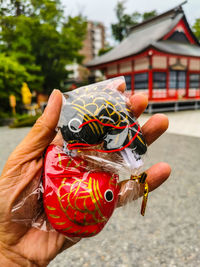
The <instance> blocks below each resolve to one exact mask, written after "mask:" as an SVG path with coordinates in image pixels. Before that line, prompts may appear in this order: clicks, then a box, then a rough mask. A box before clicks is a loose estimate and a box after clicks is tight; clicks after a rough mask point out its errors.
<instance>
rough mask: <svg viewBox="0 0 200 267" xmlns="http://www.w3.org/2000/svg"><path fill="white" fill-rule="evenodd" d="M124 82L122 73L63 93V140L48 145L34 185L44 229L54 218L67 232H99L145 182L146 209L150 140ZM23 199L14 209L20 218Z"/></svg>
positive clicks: (72, 234)
mask: <svg viewBox="0 0 200 267" xmlns="http://www.w3.org/2000/svg"><path fill="white" fill-rule="evenodd" d="M124 86H125V81H124V78H123V77H118V78H115V79H111V80H107V81H103V82H100V83H96V84H92V85H89V86H85V87H81V88H78V89H76V90H73V91H71V92H67V93H64V94H63V105H62V109H61V114H60V119H59V122H58V131H60V132H61V134H62V137H63V141H62V143H63V146H58V145H53V144H52V145H50V146H49V147H48V148H47V150H46V153H45V158H44V171H43V176H42V186H40V188H42V190H37V189H38V188H39V186H38V188H37V187H36V188H35V190H36V191H37V193H38V191H40V192H42V193H43V198H42V201H43V206H44V209H45V213H46V215H47V219H45V218H44V216H42V217H41V215H40V216H37V217H38V218H40V222H41V221H42V224H40V225H42V226H43V229H44V228H45V227H44V225H48V222H50V224H51V226H52V227H53V228H54V229H56V230H57V231H59V232H60V233H62V234H64V235H65V236H66V237H68V238H76V237H89V236H94V235H96V234H97V233H99V232H100V231H101V230H102V228H103V227H104V226H105V224H106V223H107V222H108V220H109V218H110V217H111V215H112V213H113V211H114V209H115V208H116V206H122V205H124V204H126V203H127V202H129V201H132V200H133V199H136V198H138V196H139V194H140V191H141V184H142V187H143V189H144V190H145V192H144V196H143V205H142V214H144V210H145V203H146V201H147V195H148V185H147V184H146V182H145V180H146V174H145V173H143V174H142V175H139V174H140V172H141V167H142V165H143V159H142V155H144V154H145V152H146V150H147V146H146V143H145V140H144V137H143V135H142V132H141V128H140V125H139V124H138V122H137V120H136V119H135V118H134V116H133V114H132V113H131V111H130V109H129V107H128V106H127V104H126V103H127V97H126V96H125V94H124V93H123V92H122V91H123V89H124ZM125 180H126V182H124V181H125ZM34 192H35V191H34ZM33 194H34V193H33ZM39 199H40V197H38V201H39ZM24 202H25V200H24V199H23V201H21V202H20V203H18V204H17V205H16V206H15V207H14V209H13V215H14V216H13V218H14V219H15V221H18V220H17V216H16V214H17V213H20V212H19V211H20V209H21V208H23V205H24ZM16 211H17V213H16ZM38 218H37V220H35V218H33V220H32V222H34V223H33V226H35V222H36V221H38ZM41 218H42V220H41ZM20 221H23V218H21V219H20ZM24 221H26V218H24ZM38 225H39V224H37V226H38ZM45 229H46V230H48V229H47V227H46V228H45Z"/></svg>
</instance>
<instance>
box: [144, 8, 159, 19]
mask: <svg viewBox="0 0 200 267" xmlns="http://www.w3.org/2000/svg"><path fill="white" fill-rule="evenodd" d="M157 15H158V13H157V11H156V10H152V11H149V12H144V13H143V14H142V20H143V21H145V20H148V19H151V18H153V17H155V16H157Z"/></svg>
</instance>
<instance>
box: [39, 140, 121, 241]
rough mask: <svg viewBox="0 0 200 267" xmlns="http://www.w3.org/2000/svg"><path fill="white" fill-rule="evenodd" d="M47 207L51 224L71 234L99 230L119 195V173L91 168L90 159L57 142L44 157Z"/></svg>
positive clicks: (59, 230) (45, 205) (92, 234)
mask: <svg viewBox="0 0 200 267" xmlns="http://www.w3.org/2000/svg"><path fill="white" fill-rule="evenodd" d="M43 185H44V194H43V199H44V208H45V212H46V214H47V217H48V220H49V221H50V223H51V225H52V226H53V227H54V228H55V229H56V230H57V231H58V232H60V233H62V234H64V235H66V236H69V237H89V236H94V235H96V234H98V233H99V232H100V231H101V230H102V229H103V227H104V226H105V224H106V223H107V221H108V220H109V218H110V217H111V215H112V213H113V211H114V209H115V207H116V204H117V199H118V194H119V186H118V176H117V175H115V174H110V173H108V172H100V171H98V172H97V171H93V170H88V167H87V161H85V160H82V159H81V158H80V157H71V156H68V155H67V154H65V153H64V152H63V150H62V149H61V148H59V147H58V146H55V145H51V146H49V147H48V149H47V151H46V155H45V160H44V174H43Z"/></svg>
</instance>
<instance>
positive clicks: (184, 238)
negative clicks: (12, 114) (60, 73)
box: [0, 127, 200, 267]
mask: <svg viewBox="0 0 200 267" xmlns="http://www.w3.org/2000/svg"><path fill="white" fill-rule="evenodd" d="M28 130H29V129H28V128H23V129H13V130H10V129H8V128H7V127H1V128H0V140H1V141H0V158H1V161H0V171H1V170H2V167H3V165H4V163H5V161H6V159H7V157H8V155H9V153H10V152H11V151H12V150H13V148H14V147H15V146H16V144H17V143H18V142H19V141H20V140H21V139H22V138H23V137H24V136H25V134H26V133H27V132H28ZM179 132H181V131H180V129H179ZM186 134H187V133H186ZM199 134H200V133H199ZM199 152H200V139H199V138H198V137H193V136H186V135H177V134H171V133H167V134H165V135H164V136H162V137H161V138H160V139H159V140H158V141H157V142H156V143H155V144H153V145H152V146H151V147H150V148H149V150H148V154H147V157H146V160H145V165H146V167H148V166H150V165H152V164H155V163H156V162H159V161H166V162H168V163H170V165H171V167H172V175H171V178H170V179H169V180H168V181H167V182H166V183H165V184H164V185H163V186H161V187H160V188H159V189H157V190H156V191H154V192H153V193H151V194H150V196H149V202H148V207H147V211H146V215H145V217H142V216H140V215H139V208H140V201H136V202H135V203H133V204H132V205H131V206H128V207H126V208H121V209H117V210H116V211H115V213H114V215H113V216H112V218H111V220H110V221H109V223H108V225H107V226H106V228H105V229H104V230H103V231H102V232H101V233H100V234H99V235H97V236H96V237H93V238H88V239H84V240H82V241H81V242H79V243H78V244H76V245H75V246H74V247H72V248H70V249H69V250H67V251H66V252H63V253H62V254H60V255H59V256H57V257H56V259H55V260H54V261H52V262H51V263H50V265H49V266H50V267H61V266H62V267H63V266H69V267H71V266H73V267H79V266H80V267H84V266H96V267H101V266H106V267H112V266H113V267H117V266H120V267H125V266H127V267H143V266H144V267H146V266H153V267H154V266H166V267H168V266H180V267H182V266H187V267H188V266H191V267H192V266H195V267H196V266H200V197H199V192H200V165H199V159H200V157H199Z"/></svg>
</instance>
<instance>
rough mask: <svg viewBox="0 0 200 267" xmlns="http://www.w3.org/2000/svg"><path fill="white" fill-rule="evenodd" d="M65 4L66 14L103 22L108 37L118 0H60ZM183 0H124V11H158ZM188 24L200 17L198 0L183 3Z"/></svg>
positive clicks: (171, 6)
mask: <svg viewBox="0 0 200 267" xmlns="http://www.w3.org/2000/svg"><path fill="white" fill-rule="evenodd" d="M61 1H62V3H63V5H64V6H65V12H66V15H72V16H75V15H77V14H78V13H81V14H82V15H84V16H86V17H87V18H88V20H94V21H99V22H103V23H104V25H105V26H106V28H107V38H108V39H110V36H109V35H110V25H111V23H114V22H116V16H115V7H116V4H117V2H118V0H61ZM183 1H184V0H182V1H181V0H126V4H125V7H126V11H125V12H126V13H128V14H131V13H133V12H135V11H138V12H140V13H144V12H146V11H151V10H154V9H156V10H157V11H158V13H162V12H165V11H166V10H168V9H171V8H173V7H175V6H176V5H178V4H180V3H182V2H183ZM183 9H184V11H185V14H186V17H187V19H188V22H189V23H190V25H193V24H194V22H195V19H196V18H200V0H188V1H187V3H186V4H185V5H183Z"/></svg>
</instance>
